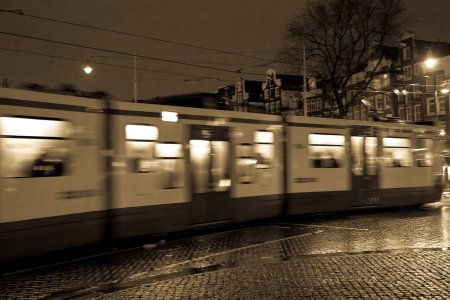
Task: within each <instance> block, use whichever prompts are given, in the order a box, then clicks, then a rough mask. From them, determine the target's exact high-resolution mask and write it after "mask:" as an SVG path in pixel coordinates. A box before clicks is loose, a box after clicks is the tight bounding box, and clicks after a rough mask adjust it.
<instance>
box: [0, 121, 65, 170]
mask: <svg viewBox="0 0 450 300" xmlns="http://www.w3.org/2000/svg"><path fill="white" fill-rule="evenodd" d="M0 128H1V153H2V155H3V157H7V158H8V159H4V160H3V162H2V176H3V177H17V178H23V177H49V176H62V175H66V174H67V171H68V168H69V164H68V158H69V156H70V155H69V154H70V149H71V147H72V143H71V139H70V135H71V132H72V131H73V127H72V124H71V123H70V122H68V121H63V120H56V119H43V118H24V117H1V118H0Z"/></svg>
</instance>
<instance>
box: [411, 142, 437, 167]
mask: <svg viewBox="0 0 450 300" xmlns="http://www.w3.org/2000/svg"><path fill="white" fill-rule="evenodd" d="M414 160H415V162H416V166H418V167H431V166H432V165H433V141H432V140H431V139H417V142H416V148H415V149H414Z"/></svg>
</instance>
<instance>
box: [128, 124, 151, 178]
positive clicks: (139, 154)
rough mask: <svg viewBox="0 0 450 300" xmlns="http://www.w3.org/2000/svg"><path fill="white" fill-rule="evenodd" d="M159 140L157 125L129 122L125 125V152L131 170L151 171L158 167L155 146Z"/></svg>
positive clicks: (136, 171) (139, 171) (137, 171)
mask: <svg viewBox="0 0 450 300" xmlns="http://www.w3.org/2000/svg"><path fill="white" fill-rule="evenodd" d="M157 140H158V128H157V127H156V126H150V125H142V124H128V125H126V126H125V152H126V157H127V158H128V161H129V163H128V165H129V169H130V172H135V173H149V172H153V171H155V170H156V168H157V162H156V161H155V159H154V154H153V151H154V149H153V147H154V145H155V143H156V141H157Z"/></svg>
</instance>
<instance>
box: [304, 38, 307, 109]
mask: <svg viewBox="0 0 450 300" xmlns="http://www.w3.org/2000/svg"><path fill="white" fill-rule="evenodd" d="M307 100H308V96H307V89H306V47H305V43H303V115H304V116H305V117H307V116H308V103H307V102H308V101H307Z"/></svg>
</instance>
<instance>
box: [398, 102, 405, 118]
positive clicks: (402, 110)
mask: <svg viewBox="0 0 450 300" xmlns="http://www.w3.org/2000/svg"><path fill="white" fill-rule="evenodd" d="M398 116H399V118H400V119H403V120H405V107H404V106H403V105H400V106H399V107H398Z"/></svg>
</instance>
